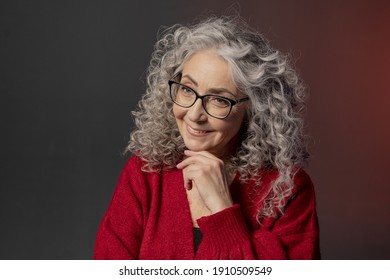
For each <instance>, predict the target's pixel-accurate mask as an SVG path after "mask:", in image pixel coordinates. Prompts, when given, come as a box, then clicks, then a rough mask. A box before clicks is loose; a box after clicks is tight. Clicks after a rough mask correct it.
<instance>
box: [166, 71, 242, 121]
mask: <svg viewBox="0 0 390 280" xmlns="http://www.w3.org/2000/svg"><path fill="white" fill-rule="evenodd" d="M180 77H181V74H180V73H178V74H176V75H175V76H173V77H172V79H171V80H169V81H168V84H169V90H170V96H171V99H172V101H173V102H174V103H175V104H176V105H178V106H180V107H183V108H190V107H191V106H193V105H194V104H195V102H196V101H197V100H198V99H201V100H202V105H203V108H204V110H205V112H206V113H207V114H209V115H210V116H212V117H214V118H217V119H224V118H226V117H227V116H229V114H230V112H231V110H232V107H233V106H234V105H237V104H238V103H241V102H243V101H246V100H249V97H244V98H241V99H237V100H234V99H231V98H228V97H226V96H224V95H228V96H231V94H230V93H227V92H226V93H223V92H221V93H220V94H218V95H216V94H206V95H199V93H197V92H196V91H195V90H194V89H192V88H190V87H189V86H186V85H183V84H182V83H180V82H178V81H176V79H180Z"/></svg>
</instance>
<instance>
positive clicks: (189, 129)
mask: <svg viewBox="0 0 390 280" xmlns="http://www.w3.org/2000/svg"><path fill="white" fill-rule="evenodd" d="M186 129H187V132H188V133H189V134H190V135H191V136H194V137H202V136H206V135H208V134H209V133H210V131H209V130H200V129H195V128H193V127H191V126H189V125H188V124H186Z"/></svg>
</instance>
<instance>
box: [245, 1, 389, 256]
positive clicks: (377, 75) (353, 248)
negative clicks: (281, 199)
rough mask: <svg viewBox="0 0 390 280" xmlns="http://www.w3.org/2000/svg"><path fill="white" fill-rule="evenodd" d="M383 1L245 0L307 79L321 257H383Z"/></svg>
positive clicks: (386, 86) (385, 35) (385, 234)
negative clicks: (249, 1)
mask: <svg viewBox="0 0 390 280" xmlns="http://www.w3.org/2000/svg"><path fill="white" fill-rule="evenodd" d="M270 2H272V3H270ZM389 3H390V2H387V1H268V2H267V3H265V2H264V1H259V2H256V1H251V4H250V5H249V6H250V9H248V10H247V17H248V18H251V23H252V25H254V26H258V29H259V30H262V31H263V32H264V33H265V34H266V35H270V36H268V37H271V38H270V39H271V41H272V42H274V43H275V44H276V46H277V47H279V48H281V49H282V50H286V51H291V52H292V54H293V56H294V57H296V58H297V62H296V65H297V68H298V69H299V71H300V72H301V75H302V77H303V78H304V80H305V81H306V83H307V85H308V89H309V93H310V96H309V100H308V102H307V105H308V111H307V116H306V118H307V133H308V135H309V136H310V139H311V141H310V151H311V159H310V163H309V167H308V171H309V173H310V175H311V177H312V179H313V181H314V183H315V186H316V193H317V204H318V215H319V219H320V227H321V245H322V254H323V258H325V259H378V258H384V259H389V258H390V253H389V250H390V239H389V236H390V208H389V205H390V183H389V173H390V172H389V167H390V164H389V157H390V145H389V143H390V141H389V139H390V137H389V136H390V117H389V111H390V90H389V85H390V84H389V80H390V70H389V66H390V32H389V29H390V4H389ZM249 6H248V7H249ZM243 7H244V8H245V5H243ZM254 11H259V13H255V12H254ZM255 14H256V16H255Z"/></svg>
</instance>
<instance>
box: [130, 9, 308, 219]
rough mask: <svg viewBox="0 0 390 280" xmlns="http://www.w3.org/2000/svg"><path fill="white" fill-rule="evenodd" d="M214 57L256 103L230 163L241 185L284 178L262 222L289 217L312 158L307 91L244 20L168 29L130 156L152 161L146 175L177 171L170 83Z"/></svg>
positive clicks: (178, 140)
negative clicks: (271, 176) (272, 172)
mask: <svg viewBox="0 0 390 280" xmlns="http://www.w3.org/2000/svg"><path fill="white" fill-rule="evenodd" d="M201 50H213V51H215V52H216V53H217V54H219V55H220V56H221V57H223V58H224V59H225V60H226V61H227V62H228V65H229V67H230V68H231V71H232V76H233V80H234V82H235V84H236V86H237V88H238V89H239V90H240V91H241V92H243V93H245V94H246V95H247V96H249V98H250V106H248V111H247V116H248V118H247V123H246V124H245V127H244V128H243V132H242V135H241V143H240V145H239V147H238V148H237V150H236V154H234V155H233V156H232V158H231V160H230V162H229V165H231V166H232V167H233V168H235V170H237V171H238V172H239V173H240V180H241V181H242V182H245V181H247V180H255V182H256V184H260V182H261V172H260V170H262V169H277V170H278V176H277V177H276V179H275V180H274V181H273V182H272V183H271V185H270V188H269V189H268V190H267V191H266V193H264V194H263V195H264V197H263V198H264V204H263V206H262V207H261V209H258V215H257V219H258V221H259V222H260V221H261V218H262V217H266V216H271V217H275V216H277V215H279V214H281V213H283V208H284V206H285V204H286V199H287V198H288V197H290V196H291V194H292V189H293V177H294V174H295V172H296V170H297V168H296V167H300V166H302V165H303V164H304V162H305V160H306V159H307V157H308V153H307V149H306V145H305V141H304V139H305V138H304V136H303V118H302V112H303V110H304V97H305V89H304V85H303V82H302V81H301V79H300V78H299V77H298V75H297V73H296V72H295V71H294V70H293V68H292V67H291V66H290V63H289V59H288V57H287V56H285V55H282V54H281V53H280V52H278V51H276V50H274V49H272V48H271V47H270V45H269V43H268V42H267V41H266V40H265V39H264V38H263V37H262V36H261V35H260V34H259V33H257V32H256V31H254V30H252V29H251V28H250V27H249V26H248V25H247V24H246V23H245V22H244V21H242V20H241V19H240V18H238V17H210V18H207V19H203V20H202V21H201V22H199V23H197V24H194V25H190V26H184V25H174V26H172V27H169V28H166V29H165V30H164V31H163V32H162V33H161V36H160V39H159V40H158V41H157V43H156V44H155V49H154V52H153V54H152V58H151V61H150V66H149V68H148V71H147V89H146V93H145V94H144V95H143V97H142V99H141V100H140V101H139V103H138V107H137V109H136V110H135V111H133V112H132V113H133V116H134V124H135V127H136V128H135V129H134V130H133V131H132V132H131V134H130V141H129V144H128V146H127V148H126V151H129V152H131V153H134V154H137V155H138V156H139V157H140V158H141V159H143V160H144V161H145V163H146V164H145V165H144V167H143V170H144V171H160V170H161V169H162V168H174V167H175V165H176V164H177V162H178V161H179V160H180V159H181V158H182V156H183V151H184V149H185V144H184V141H183V139H182V137H181V135H180V133H179V130H178V127H177V125H176V121H175V117H174V115H173V112H172V107H173V104H172V100H171V99H170V97H169V87H168V80H169V79H170V78H171V77H172V76H173V75H174V74H175V73H177V72H178V71H180V70H181V68H182V66H183V63H184V62H185V61H186V60H187V59H188V58H189V57H190V56H191V55H192V54H194V53H195V52H198V51H201Z"/></svg>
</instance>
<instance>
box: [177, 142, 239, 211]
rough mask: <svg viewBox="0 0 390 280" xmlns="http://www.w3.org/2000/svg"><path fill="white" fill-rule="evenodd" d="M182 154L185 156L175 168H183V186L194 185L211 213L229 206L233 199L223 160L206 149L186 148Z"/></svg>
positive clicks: (190, 186)
mask: <svg viewBox="0 0 390 280" xmlns="http://www.w3.org/2000/svg"><path fill="white" fill-rule="evenodd" d="M184 154H185V155H186V156H187V158H186V159H184V160H183V161H182V162H180V163H179V164H178V165H177V168H178V169H182V170H183V176H184V186H185V188H186V189H187V190H191V188H193V187H196V188H197V190H198V192H199V195H200V196H201V198H202V200H203V202H204V204H205V205H206V207H207V208H208V209H209V210H210V212H211V213H212V214H215V213H217V212H219V211H222V210H223V209H225V208H228V207H231V206H232V205H233V201H232V198H231V195H230V191H229V185H228V178H227V172H226V170H225V165H224V162H223V161H222V160H220V159H219V158H217V157H215V156H214V155H212V154H211V153H209V152H206V151H201V152H194V151H189V150H186V151H184Z"/></svg>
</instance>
